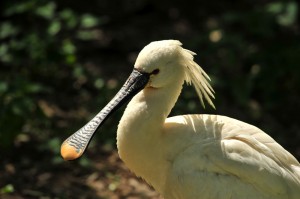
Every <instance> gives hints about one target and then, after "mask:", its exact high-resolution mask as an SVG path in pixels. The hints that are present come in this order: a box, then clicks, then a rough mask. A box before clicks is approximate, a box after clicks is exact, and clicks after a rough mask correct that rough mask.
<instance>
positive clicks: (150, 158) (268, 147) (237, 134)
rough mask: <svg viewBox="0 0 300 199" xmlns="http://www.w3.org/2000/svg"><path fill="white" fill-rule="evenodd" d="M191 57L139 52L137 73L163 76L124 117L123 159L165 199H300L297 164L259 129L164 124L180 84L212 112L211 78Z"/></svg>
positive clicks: (171, 48)
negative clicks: (192, 88)
mask: <svg viewBox="0 0 300 199" xmlns="http://www.w3.org/2000/svg"><path fill="white" fill-rule="evenodd" d="M193 55H194V53H192V52H191V51H188V50H186V49H183V48H182V47H181V43H180V42H178V41H174V40H167V41H159V42H152V43H151V44H149V45H148V46H146V47H145V48H144V49H143V50H142V51H141V53H140V54H139V56H138V58H137V61H136V64H135V68H136V69H138V70H140V71H143V72H148V73H151V72H152V71H153V70H155V69H159V71H160V72H159V73H158V74H153V75H151V77H150V81H149V83H148V85H147V86H146V87H145V88H144V89H143V90H142V91H140V92H139V93H138V94H137V95H136V96H135V97H134V98H133V99H132V100H131V101H130V103H129V104H128V106H127V108H126V110H125V112H124V115H123V117H122V119H121V121H120V124H119V127H118V132H117V145H118V149H119V154H120V157H121V158H122V159H123V160H124V162H125V163H126V165H127V166H128V167H129V168H130V169H131V170H132V171H133V172H135V173H136V174H137V175H138V176H141V177H142V178H144V179H145V180H146V181H147V182H148V183H149V184H151V185H152V186H153V187H154V188H155V189H156V190H157V191H159V192H160V193H161V194H162V195H163V196H164V197H165V198H166V199H194V198H195V199H196V198H197V199H199V198H202V199H229V198H230V199H240V198H249V199H250V198H251V199H253V198H256V199H269V198H270V199H271V198H272V199H298V198H300V172H299V171H300V165H299V162H298V161H297V160H296V159H295V158H294V157H293V156H292V155H291V154H290V153H289V152H287V151H286V150H285V149H284V148H282V147H281V146H280V145H279V144H278V143H276V142H275V141H274V140H273V139H272V138H271V137H270V136H268V135H267V134H265V133H264V132H263V131H261V130H260V129H258V128H256V127H254V126H252V125H250V124H247V123H244V122H241V121H238V120H235V119H232V118H228V117H225V116H216V115H184V116H176V117H171V118H167V116H168V115H169V113H170V111H171V109H172V108H173V106H174V104H175V102H176V101H177V98H178V96H179V95H180V92H181V89H182V85H183V83H184V82H185V81H186V82H191V83H192V84H193V85H194V86H195V88H196V90H197V93H198V95H199V96H200V98H201V100H202V98H204V99H206V100H207V101H208V102H209V104H211V105H212V106H213V103H212V101H211V99H210V98H212V97H213V90H212V88H211V87H210V85H209V83H208V81H207V80H208V79H209V78H208V76H207V75H206V73H205V72H204V71H203V70H202V69H201V68H200V67H199V66H198V65H197V64H196V63H195V62H194V61H193ZM202 96H203V97H202Z"/></svg>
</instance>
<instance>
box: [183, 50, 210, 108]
mask: <svg viewBox="0 0 300 199" xmlns="http://www.w3.org/2000/svg"><path fill="white" fill-rule="evenodd" d="M181 50H182V52H181V53H182V55H183V63H182V64H183V65H184V66H185V67H186V68H185V82H186V83H187V84H188V85H191V84H193V85H194V87H195V89H196V92H197V94H198V96H199V98H200V101H201V104H202V106H203V107H204V108H205V104H204V99H205V100H206V101H207V102H208V104H209V105H210V106H212V107H213V108H214V109H215V106H214V104H213V102H212V98H213V99H214V98H215V97H214V90H213V88H212V87H211V85H210V84H209V81H210V78H209V76H208V75H207V74H206V73H205V71H204V70H203V69H202V68H201V67H200V66H199V65H198V64H197V63H196V62H195V61H194V55H196V53H194V52H192V51H190V50H187V49H184V48H181Z"/></svg>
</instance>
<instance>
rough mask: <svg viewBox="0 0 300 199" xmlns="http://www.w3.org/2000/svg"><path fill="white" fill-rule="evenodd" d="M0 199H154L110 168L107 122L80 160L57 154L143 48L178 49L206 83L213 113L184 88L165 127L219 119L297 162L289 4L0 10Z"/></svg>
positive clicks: (98, 0)
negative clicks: (184, 118)
mask: <svg viewBox="0 0 300 199" xmlns="http://www.w3.org/2000/svg"><path fill="white" fill-rule="evenodd" d="M0 20H1V21H0V155H1V156H0V197H1V198H9V199H12V198H157V197H158V196H157V194H155V192H153V191H152V190H151V189H149V188H148V187H147V186H146V185H145V184H143V182H142V181H141V180H139V179H136V178H135V177H134V175H132V174H131V173H130V172H128V170H127V169H126V167H125V166H124V165H123V163H122V162H121V161H120V160H119V159H118V156H117V154H116V149H115V132H116V129H117V124H118V121H119V119H120V117H121V115H122V112H123V110H124V107H123V108H122V109H120V110H119V111H118V112H117V113H115V114H114V115H113V116H112V117H111V118H110V119H109V120H107V122H106V124H105V125H104V126H103V127H102V129H101V130H100V131H99V132H98V133H97V136H96V137H95V139H94V140H93V141H92V143H91V145H90V147H89V149H88V151H87V153H86V154H85V155H84V157H82V158H81V159H79V160H77V161H73V162H64V161H63V160H62V159H61V157H60V154H59V151H60V144H61V142H62V141H63V140H64V139H65V138H66V137H67V136H68V135H70V134H71V133H73V132H74V131H76V130H77V129H78V128H80V127H81V126H82V125H83V124H84V123H85V122H87V121H88V120H89V119H90V118H91V117H93V116H94V115H95V114H96V113H97V112H98V111H99V110H100V109H101V108H102V107H103V106H104V105H105V104H106V103H107V102H108V101H109V100H110V99H111V98H112V97H113V95H114V94H115V93H116V92H117V90H118V89H119V88H120V86H121V85H122V83H123V82H124V81H125V79H126V78H127V76H128V75H129V74H130V72H131V70H132V67H133V64H134V61H135V58H136V56H137V54H138V52H139V51H140V50H141V49H142V48H143V47H144V46H145V45H147V44H148V43H149V42H151V41H154V40H163V39H178V40H180V41H181V42H182V43H183V44H184V47H185V48H187V49H190V50H192V51H194V52H196V53H197V54H198V55H197V56H196V57H195V60H196V61H197V63H199V64H200V65H201V66H202V68H203V69H204V70H205V71H206V72H207V73H208V74H209V75H210V77H211V79H212V82H211V83H212V86H213V88H214V90H215V92H216V100H214V103H215V105H216V110H213V109H211V108H209V107H207V108H206V109H203V108H202V107H201V106H200V102H199V99H198V98H197V96H196V92H195V91H194V90H193V88H192V87H188V86H186V87H184V90H183V92H182V95H181V96H180V99H179V101H178V102H177V104H176V106H175V108H174V110H173V111H172V113H171V115H177V114H187V113H211V114H221V115H227V116H230V117H233V118H236V119H239V120H242V121H245V122H248V123H250V124H254V125H255V126H257V127H259V128H261V129H262V130H264V131H265V132H267V133H268V134H269V135H271V136H272V137H273V138H274V139H275V140H276V141H277V142H279V143H280V144H281V145H282V146H283V147H284V148H286V149H287V150H288V151H290V152H291V153H292V154H293V155H294V156H295V157H296V158H297V159H300V145H299V141H300V124H299V116H298V114H299V112H300V95H299V91H300V78H299V76H300V66H299V63H300V29H299V28H300V27H299V23H300V15H299V3H298V2H296V1H266V0H251V1H250V0H243V1H218V0H211V1H196V0H192V1H182V0H173V1H167V0H165V1H161V0H160V1H158V0H156V1H150V0H127V1H121V0H118V1H113V0H90V1H79V0H72V1H68V0H60V1H55V0H19V1H9V0H6V1H5V0H4V1H1V2H0Z"/></svg>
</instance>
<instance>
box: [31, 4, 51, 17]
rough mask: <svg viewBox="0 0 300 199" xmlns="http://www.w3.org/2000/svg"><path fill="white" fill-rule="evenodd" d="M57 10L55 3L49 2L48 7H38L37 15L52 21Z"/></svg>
mask: <svg viewBox="0 0 300 199" xmlns="http://www.w3.org/2000/svg"><path fill="white" fill-rule="evenodd" d="M55 8H56V4H55V3H54V2H49V3H48V4H46V5H43V6H40V7H38V8H37V9H36V11H35V13H36V14H37V15H39V16H41V17H44V18H46V19H52V18H53V16H54V12H55Z"/></svg>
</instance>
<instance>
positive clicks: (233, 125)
mask: <svg viewBox="0 0 300 199" xmlns="http://www.w3.org/2000/svg"><path fill="white" fill-rule="evenodd" d="M171 124H172V125H171ZM165 126H166V129H168V128H169V132H171V131H173V133H174V132H175V134H177V135H176V137H180V136H179V135H178V133H177V132H183V129H185V132H184V133H187V134H190V135H189V136H184V135H182V139H181V142H183V143H186V144H184V146H183V145H182V146H181V145H180V143H176V145H177V146H178V147H179V148H181V149H180V150H178V152H177V155H176V156H174V157H173V158H174V159H173V160H174V162H173V168H172V171H171V172H172V174H170V175H172V176H173V175H175V176H176V175H177V176H178V177H177V178H178V179H180V180H178V182H179V184H184V186H188V187H189V188H190V189H191V187H193V186H194V184H199V185H201V187H205V190H206V191H205V190H204V189H201V188H198V189H197V191H200V190H202V191H201V193H206V194H208V195H209V190H212V189H214V191H212V192H211V194H210V196H213V197H212V198H219V197H220V198H222V197H223V198H226V197H225V195H226V194H227V196H228V198H231V197H232V198H236V197H244V195H246V193H248V192H250V193H248V196H249V198H268V197H269V198H288V197H290V198H298V197H299V195H300V173H299V169H300V164H299V162H298V161H297V160H296V159H295V158H294V157H293V156H292V155H291V154H290V153H289V152H287V151H286V150H285V149H284V148H283V147H281V146H280V145H279V144H278V143H276V141H275V140H274V139H272V138H271V137H270V136H268V135H267V134H265V133H264V132H263V131H261V130H260V129H258V128H257V127H254V126H252V125H250V124H247V123H244V122H241V121H238V120H235V119H232V118H229V117H225V116H214V115H185V116H176V117H172V118H168V119H167V121H166V125H165ZM180 128H181V129H180ZM167 131H168V130H167ZM170 137H172V133H170ZM185 137H189V140H187V139H186V138H185ZM170 179H171V178H170ZM173 180H174V179H173ZM180 181H181V182H184V183H180ZM210 184H214V185H210ZM197 186H198V185H197ZM226 187H227V188H226ZM178 189H180V186H179V187H178ZM193 190H195V188H194V189H193ZM220 190H222V191H221V192H220ZM190 193H192V191H190ZM198 194H199V193H195V196H196V195H198ZM238 194H239V195H238ZM287 196H288V197H287ZM191 198H192V195H191ZM208 198H209V197H208ZM244 198H245V197H244Z"/></svg>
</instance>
